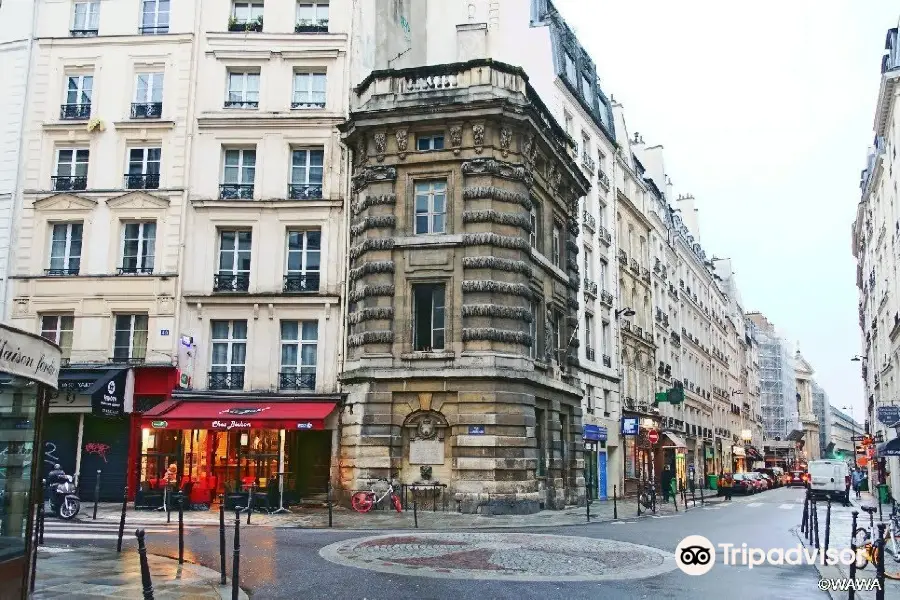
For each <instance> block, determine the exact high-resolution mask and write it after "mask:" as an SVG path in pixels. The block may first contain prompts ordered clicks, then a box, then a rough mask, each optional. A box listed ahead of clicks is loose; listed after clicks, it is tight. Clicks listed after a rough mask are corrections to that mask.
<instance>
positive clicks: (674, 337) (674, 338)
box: [671, 331, 681, 348]
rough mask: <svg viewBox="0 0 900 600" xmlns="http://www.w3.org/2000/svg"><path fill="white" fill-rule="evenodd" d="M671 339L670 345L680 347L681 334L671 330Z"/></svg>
mask: <svg viewBox="0 0 900 600" xmlns="http://www.w3.org/2000/svg"><path fill="white" fill-rule="evenodd" d="M671 341H672V345H673V346H675V347H676V348H680V347H681V336H680V335H678V334H677V333H675V332H674V331H673V332H672V337H671Z"/></svg>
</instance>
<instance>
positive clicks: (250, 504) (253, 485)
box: [247, 482, 256, 525]
mask: <svg viewBox="0 0 900 600" xmlns="http://www.w3.org/2000/svg"><path fill="white" fill-rule="evenodd" d="M255 489H256V482H253V483H251V484H250V493H249V495H248V496H247V525H249V524H250V515H251V514H253V490H255Z"/></svg>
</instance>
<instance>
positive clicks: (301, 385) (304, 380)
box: [242, 373, 316, 391]
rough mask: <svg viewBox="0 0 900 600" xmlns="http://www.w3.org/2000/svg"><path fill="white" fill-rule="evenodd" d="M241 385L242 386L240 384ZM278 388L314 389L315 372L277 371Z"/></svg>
mask: <svg viewBox="0 0 900 600" xmlns="http://www.w3.org/2000/svg"><path fill="white" fill-rule="evenodd" d="M242 387H243V386H242ZM278 389H279V390H310V391H315V389H316V374H315V373H279V374H278Z"/></svg>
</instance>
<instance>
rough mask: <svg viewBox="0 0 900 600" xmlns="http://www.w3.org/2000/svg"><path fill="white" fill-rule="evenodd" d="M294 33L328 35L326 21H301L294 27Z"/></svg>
mask: <svg viewBox="0 0 900 600" xmlns="http://www.w3.org/2000/svg"><path fill="white" fill-rule="evenodd" d="M294 33H328V19H301V20H300V21H297V24H296V25H294Z"/></svg>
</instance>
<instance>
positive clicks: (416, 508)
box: [413, 492, 419, 529]
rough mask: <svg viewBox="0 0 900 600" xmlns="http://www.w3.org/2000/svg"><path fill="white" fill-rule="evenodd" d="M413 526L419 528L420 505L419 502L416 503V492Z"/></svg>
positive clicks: (414, 496)
mask: <svg viewBox="0 0 900 600" xmlns="http://www.w3.org/2000/svg"><path fill="white" fill-rule="evenodd" d="M413 524H414V525H415V527H416V529H418V528H419V505H418V502H416V495H415V492H413Z"/></svg>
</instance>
